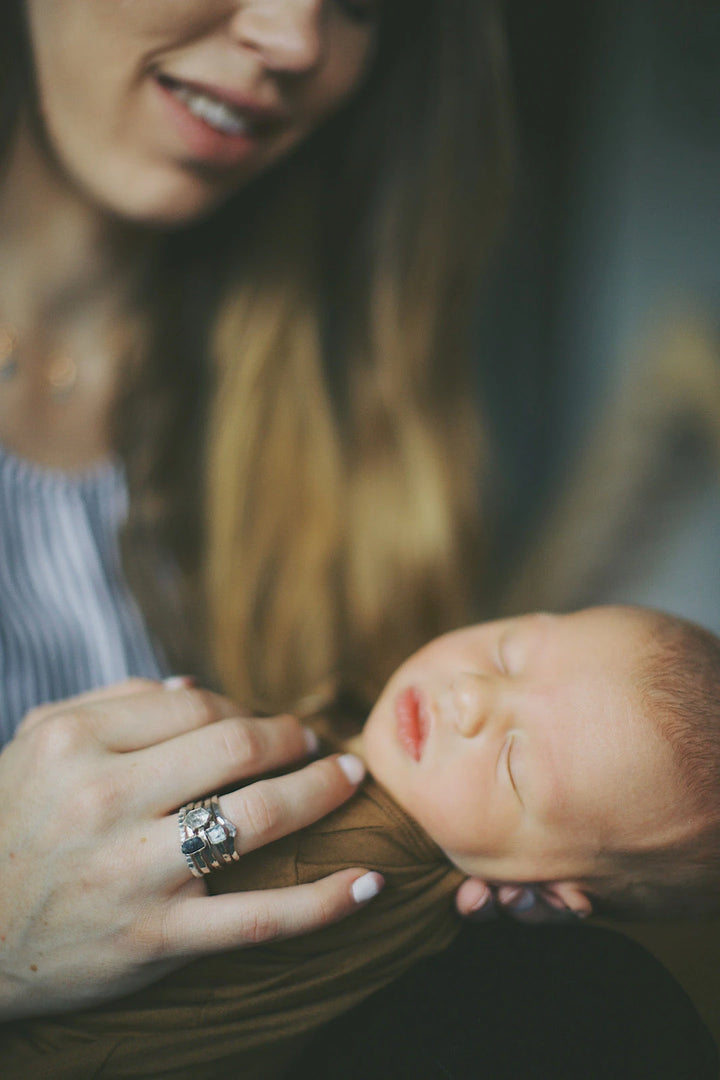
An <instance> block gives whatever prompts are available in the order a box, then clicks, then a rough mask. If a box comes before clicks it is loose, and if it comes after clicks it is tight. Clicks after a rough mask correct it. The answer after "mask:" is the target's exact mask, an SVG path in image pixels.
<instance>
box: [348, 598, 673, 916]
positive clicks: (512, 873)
mask: <svg viewBox="0 0 720 1080" xmlns="http://www.w3.org/2000/svg"><path fill="white" fill-rule="evenodd" d="M647 634H648V631H647V627H646V626H645V624H644V622H643V619H642V616H641V615H640V614H639V613H637V612H635V611H630V610H629V609H623V608H596V609H590V610H587V611H583V612H579V613H577V614H573V615H566V616H551V615H534V616H525V617H521V618H517V619H510V620H503V621H500V622H495V623H487V624H484V625H482V626H479V627H474V628H469V629H466V630H460V631H457V632H455V633H452V634H448V635H446V636H444V637H442V638H440V639H438V640H437V641H435V642H433V643H431V644H430V645H428V646H426V647H425V648H424V649H422V650H420V652H418V653H416V654H415V656H413V657H411V659H410V660H408V661H407V663H406V664H404V665H403V666H402V667H401V668H400V669H399V670H398V671H397V672H396V674H395V675H394V676H393V678H392V679H391V680H390V683H389V684H388V686H387V688H386V690H385V691H384V693H383V694H382V696H381V698H380V700H379V701H378V703H377V705H376V706H375V708H374V710H373V712H372V713H371V715H370V718H369V719H368V722H367V724H366V727H365V730H364V735H363V747H364V755H365V758H366V760H367V762H368V765H369V767H370V769H371V770H372V772H373V773H374V775H375V776H376V777H377V779H378V780H379V781H380V782H381V783H382V784H383V785H384V786H385V787H386V788H388V790H389V791H390V792H391V793H392V795H393V796H394V797H395V798H396V799H397V801H398V802H399V803H400V804H401V805H402V806H403V807H404V808H405V809H406V810H407V811H408V812H409V813H410V814H411V815H412V816H413V817H415V818H416V819H417V820H418V821H419V822H420V824H421V825H422V826H423V827H424V828H425V829H426V831H427V832H428V833H429V834H430V835H431V836H432V837H433V839H434V840H435V841H436V842H437V843H438V844H439V845H440V847H442V848H443V850H444V851H445V852H446V854H447V855H448V857H449V858H450V859H451V860H452V861H453V862H454V863H455V864H456V865H457V866H459V867H460V868H461V869H463V870H465V871H466V872H467V873H469V874H473V875H475V876H476V877H478V878H483V879H485V880H486V881H492V882H496V883H499V882H505V883H517V882H548V883H552V885H553V889H552V895H553V896H554V897H555V898H556V899H558V900H559V901H564V903H565V904H566V905H567V906H569V907H571V908H572V909H573V910H576V911H577V912H579V913H581V914H582V913H587V912H588V910H589V904H588V903H587V901H586V900H585V897H584V893H583V882H584V881H586V880H588V879H590V878H592V876H593V874H596V873H599V872H601V871H603V870H604V871H607V869H608V865H609V864H608V861H607V860H608V855H609V853H611V852H612V851H613V850H619V849H623V850H626V851H632V850H641V849H642V848H644V847H646V846H648V845H649V846H654V845H661V844H664V843H666V842H668V841H672V840H676V839H679V838H680V837H681V836H683V835H685V831H686V830H687V829H688V828H689V827H690V825H689V823H688V822H687V820H686V813H685V807H684V805H683V798H682V788H681V785H680V782H679V779H678V778H677V773H676V769H675V765H674V761H673V757H672V751H671V749H670V746H669V745H668V744H667V742H666V741H665V740H664V739H663V737H662V735H661V734H660V732H659V731H658V730H657V729H656V727H655V726H654V725H653V724H652V723H651V722H650V721H649V720H648V719H647V718H646V717H645V716H644V714H643V710H642V708H641V705H640V702H639V700H638V697H637V691H636V690H635V689H634V677H636V675H637V671H638V667H639V664H640V661H641V658H642V657H643V654H644V650H645V648H646V646H647V641H648V637H647ZM408 688H410V689H411V691H412V693H413V694H414V695H415V699H416V700H417V701H418V703H419V710H420V714H421V715H422V716H423V718H424V719H423V723H424V725H426V727H427V735H426V738H425V742H424V745H423V747H422V753H421V756H420V760H419V761H416V760H414V757H413V755H412V753H409V752H408V748H407V746H406V745H404V744H403V741H402V739H401V738H400V737H399V734H398V702H399V701H402V700H403V695H406V694H407V692H408ZM478 890H480V886H478ZM481 898H482V897H481V893H480V891H477V893H476V897H475V899H476V900H480V899H481ZM502 899H505V900H517V899H518V897H517V893H512V892H509V891H507V890H506V891H505V893H504V894H502V895H501V900H502Z"/></svg>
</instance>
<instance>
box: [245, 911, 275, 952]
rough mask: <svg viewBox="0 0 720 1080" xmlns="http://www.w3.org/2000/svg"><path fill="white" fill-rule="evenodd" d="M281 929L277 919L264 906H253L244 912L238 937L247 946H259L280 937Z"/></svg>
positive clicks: (273, 913)
mask: <svg viewBox="0 0 720 1080" xmlns="http://www.w3.org/2000/svg"><path fill="white" fill-rule="evenodd" d="M280 934H281V927H280V922H279V920H278V917H277V915H276V913H275V912H274V911H271V910H270V908H269V907H267V906H266V905H265V904H257V905H253V907H252V908H249V909H248V910H247V911H246V912H245V916H244V918H243V920H242V922H241V926H240V936H241V938H242V940H243V941H244V942H246V944H248V945H259V944H261V943H262V942H263V941H271V940H272V939H273V938H277V937H280Z"/></svg>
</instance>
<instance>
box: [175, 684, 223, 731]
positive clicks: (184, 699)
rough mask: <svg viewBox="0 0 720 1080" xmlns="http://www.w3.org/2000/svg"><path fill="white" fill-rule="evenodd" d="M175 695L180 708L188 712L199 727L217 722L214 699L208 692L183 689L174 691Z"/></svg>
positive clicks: (189, 688) (190, 688)
mask: <svg viewBox="0 0 720 1080" xmlns="http://www.w3.org/2000/svg"><path fill="white" fill-rule="evenodd" d="M175 694H176V695H177V698H176V700H177V701H178V703H179V704H180V707H181V708H183V709H184V710H185V711H187V712H189V714H190V716H191V718H192V719H193V720H194V721H196V722H197V724H198V725H199V726H204V725H205V724H212V723H213V721H215V720H217V708H216V705H215V699H214V697H213V695H212V694H211V693H210V691H209V690H202V689H200V690H198V689H195V688H194V687H184V688H183V689H181V690H176V691H175Z"/></svg>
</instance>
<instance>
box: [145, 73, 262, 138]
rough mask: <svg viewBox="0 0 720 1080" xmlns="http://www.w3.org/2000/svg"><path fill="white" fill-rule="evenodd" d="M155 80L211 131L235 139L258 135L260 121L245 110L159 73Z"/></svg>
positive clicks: (205, 91)
mask: <svg viewBox="0 0 720 1080" xmlns="http://www.w3.org/2000/svg"><path fill="white" fill-rule="evenodd" d="M155 77H156V79H157V81H158V82H159V83H160V85H161V86H162V87H163V88H164V89H165V90H167V91H169V93H171V94H172V95H173V97H175V98H176V99H177V100H178V101H179V102H180V103H181V104H182V105H184V106H185V108H186V109H187V110H188V112H189V113H191V114H192V115H193V116H194V117H195V118H196V119H197V120H202V122H203V123H205V124H207V126H208V127H210V128H212V129H213V131H217V132H218V133H219V134H221V135H227V136H231V137H234V138H238V137H245V138H250V137H252V136H253V135H256V134H257V133H258V130H259V129H260V127H261V123H260V121H259V120H258V118H257V117H253V116H250V115H248V112H247V111H246V110H243V109H241V108H239V107H238V106H236V105H232V104H231V103H230V102H228V101H223V100H222V99H221V98H219V97H216V96H215V95H214V94H211V93H209V92H208V91H207V90H199V89H197V88H196V87H193V86H190V85H189V84H188V83H184V82H180V81H179V80H178V79H173V78H171V77H170V76H169V75H165V74H162V73H160V72H158V73H157V74H156V76H155Z"/></svg>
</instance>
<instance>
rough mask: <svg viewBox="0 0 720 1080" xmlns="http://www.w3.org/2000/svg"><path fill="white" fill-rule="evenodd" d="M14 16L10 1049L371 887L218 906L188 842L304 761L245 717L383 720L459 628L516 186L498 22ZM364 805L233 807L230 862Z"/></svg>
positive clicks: (291, 739)
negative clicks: (494, 290) (509, 196)
mask: <svg viewBox="0 0 720 1080" xmlns="http://www.w3.org/2000/svg"><path fill="white" fill-rule="evenodd" d="M0 20H1V21H0V43H2V44H1V46H0V47H2V49H3V51H4V55H3V56H2V60H1V62H0V73H1V75H0V78H2V80H3V83H2V88H1V90H0V101H1V102H2V136H1V153H2V161H3V170H2V186H1V187H0V270H1V272H0V324H1V325H2V341H3V347H2V352H3V355H2V360H1V361H0V363H1V366H2V372H1V373H2V383H3V385H2V387H1V388H0V395H1V396H2V403H1V404H0V443H1V444H2V446H3V447H4V450H3V480H2V484H3V496H4V500H5V502H4V506H3V512H2V528H3V531H4V533H5V534H6V535H4V537H3V551H4V553H5V564H4V573H5V578H4V582H3V609H2V610H3V619H2V635H3V636H2V648H3V654H2V655H3V683H2V687H1V688H0V692H1V693H2V695H3V699H4V700H3V706H2V708H3V723H4V725H5V730H4V738H5V739H6V740H11V741H9V742H8V745H7V748H6V750H5V751H4V752H3V754H2V756H0V784H1V785H2V790H3V795H4V797H3V803H2V848H3V851H2V866H3V890H2V897H1V898H0V925H1V927H2V934H1V935H0V939H1V941H2V955H1V957H0V1016H2V1018H4V1019H8V1018H11V1017H14V1016H23V1015H31V1014H33V1013H43V1012H52V1011H57V1010H59V1009H71V1008H74V1007H79V1006H80V1005H82V1004H83V1003H87V1002H96V1001H98V1000H100V999H102V998H107V997H113V996H118V995H120V994H122V993H127V992H128V991H130V990H132V989H134V988H135V987H137V986H140V985H142V984H144V983H147V982H150V981H152V980H153V979H155V978H157V977H158V976H159V975H160V974H161V973H162V972H164V971H165V970H167V968H168V967H172V966H173V965H177V964H180V963H182V962H183V960H185V959H187V957H189V956H191V955H195V954H198V953H203V952H209V951H213V950H219V949H224V948H227V947H230V946H237V945H238V944H242V943H249V942H253V941H258V940H263V939H266V938H268V937H272V936H277V935H284V934H288V933H292V932H301V931H303V930H307V929H311V928H315V927H318V926H320V925H322V924H324V923H327V922H328V921H331V920H332V919H334V918H337V917H339V916H341V915H343V914H346V913H348V912H349V911H351V910H353V909H354V908H355V907H357V905H358V903H362V902H365V901H366V900H367V899H370V898H371V897H372V895H373V894H374V893H376V892H377V890H378V888H379V887H380V884H381V883H380V881H378V879H377V877H376V876H374V875H372V874H370V875H365V874H364V873H363V871H362V869H360V868H358V869H353V870H349V871H345V872H343V873H342V874H340V875H336V876H333V877H332V878H329V879H327V880H325V881H321V882H319V883H316V884H315V885H312V886H307V887H304V889H303V890H302V891H300V890H298V891H293V892H292V893H287V894H279V893H266V894H255V895H253V894H247V895H242V894H240V895H237V896H234V897H232V898H228V897H213V898H207V897H205V895H204V888H203V886H202V882H200V881H199V880H197V879H195V878H191V877H190V876H189V873H188V867H189V866H190V868H193V867H194V869H195V870H197V869H198V866H197V862H196V861H195V860H196V858H197V857H198V856H197V854H196V851H195V850H194V849H193V850H191V849H190V848H187V850H185V849H182V850H181V846H180V843H179V840H178V835H177V819H176V817H175V815H174V813H173V811H175V810H176V809H177V807H178V806H180V805H181V804H182V803H187V802H188V801H192V800H193V799H195V798H199V797H200V796H201V795H203V794H207V793H208V792H212V791H216V790H218V789H219V788H230V789H232V788H234V787H235V786H236V785H237V784H238V783H240V782H242V781H246V780H248V779H250V778H251V777H253V776H257V775H259V774H262V773H267V772H269V771H271V770H272V769H274V768H276V767H277V766H279V765H281V764H284V763H287V762H288V761H293V760H299V759H300V758H301V757H302V754H303V753H304V752H305V751H306V750H307V743H306V742H305V741H304V739H303V734H302V730H301V728H300V727H299V725H298V724H297V723H296V722H295V721H293V720H291V719H284V720H280V721H277V720H276V721H272V722H263V721H262V720H252V719H249V718H248V717H245V718H243V716H242V715H241V713H257V712H263V713H267V712H280V711H285V710H288V709H296V708H297V707H298V705H299V704H300V703H301V702H302V701H303V700H304V699H305V697H306V695H307V694H309V693H312V691H314V690H315V688H316V687H317V686H318V685H320V684H322V683H323V682H325V681H326V680H327V679H328V678H330V679H332V680H333V681H334V683H335V684H340V685H341V686H343V687H344V688H346V689H349V690H350V691H351V692H352V693H353V694H354V695H355V696H356V697H360V698H361V699H367V698H369V697H370V696H374V694H375V693H376V692H377V690H378V689H379V688H380V686H381V685H382V684H383V682H384V681H385V678H386V675H387V674H388V672H389V671H390V670H392V669H393V668H394V667H395V666H396V663H397V662H398V660H399V659H401V658H402V657H403V656H405V655H407V654H408V653H409V652H411V651H412V650H413V649H414V648H415V647H416V645H418V644H419V643H420V642H421V641H423V640H426V639H427V638H429V637H430V636H432V635H433V634H435V633H437V632H439V631H441V630H443V629H445V628H446V627H448V626H451V625H456V624H458V623H460V622H462V621H465V620H466V619H467V618H468V617H469V615H470V612H471V608H472V602H473V587H472V582H473V579H474V577H475V574H474V568H475V566H476V564H477V550H478V548H477V533H478V529H477V525H476V516H477V513H476V499H477V479H478V449H479V448H480V447H481V445H482V440H481V439H480V437H479V436H480V431H479V425H478V423H477V421H476V419H475V417H474V415H473V410H472V408H471V406H470V404H469V402H470V394H469V393H468V392H467V387H466V381H465V376H464V372H463V355H464V344H465V326H466V316H467V314H468V311H469V306H470V305H469V301H470V299H471V297H472V291H473V287H474V284H475V280H476V277H477V272H478V269H479V266H480V264H481V262H482V260H483V258H484V255H485V253H486V250H487V245H488V241H489V239H490V237H491V234H492V232H493V230H494V227H495V224H496V220H497V218H498V216H499V206H500V203H501V202H502V193H503V191H504V186H505V185H504V181H505V173H506V161H507V155H506V151H505V145H506V139H505V127H506V124H505V115H504V104H503V102H504V96H503V73H502V55H501V52H500V50H499V47H498V41H497V37H496V32H495V19H494V14H493V10H492V5H491V4H490V3H488V4H479V3H477V0H423V2H418V0H412V2H411V0H395V2H386V3H379V2H376V0H323V2H321V0H282V2H281V0H130V2H127V3H123V4H119V3H117V0H52V2H51V3H49V2H48V0H24V2H23V0H13V2H11V3H6V4H5V5H4V6H3V11H2V15H0ZM118 459H119V460H121V461H122V463H123V468H122V469H121V468H120V466H119V465H118ZM126 483H127V489H126ZM128 490H129V515H128V519H127V522H126V524H124V525H123V519H124V507H125V498H126V494H127V491H128ZM120 534H122V536H121V535H120ZM120 539H122V544H123V559H122V564H121V561H120V557H119V552H118V543H119V540H120ZM125 574H127V578H128V580H129V582H130V585H131V587H132V592H130V591H129V590H128V587H127V585H126V581H125V576H124V575H125ZM138 604H139V605H141V607H142V614H141V613H140V610H139V608H138ZM172 671H187V672H191V673H192V674H193V675H194V676H196V677H197V680H198V685H199V686H209V685H213V686H215V687H216V688H217V689H220V688H222V691H223V694H227V695H228V696H227V697H225V696H223V695H222V694H220V693H215V692H211V691H208V690H200V689H193V687H192V685H191V684H190V683H189V681H188V680H185V679H182V678H181V679H179V680H178V679H171V680H170V682H169V683H167V684H166V685H165V686H162V685H160V684H159V683H158V682H157V679H159V678H160V677H161V676H162V675H164V674H166V673H167V672H172ZM131 676H132V677H134V681H133V680H131V681H127V679H128V677H131ZM123 680H125V681H123ZM102 687H105V688H104V689H103V688H102ZM78 694H81V695H84V696H81V697H79V698H78V697H77V696H76V695H78ZM48 701H50V702H53V704H51V705H48V704H46V703H47V702H48ZM23 717H24V719H23ZM18 724H19V725H20V728H19V732H18V734H17V737H16V738H12V736H13V733H14V731H15V728H16V726H17V725H18ZM343 767H344V768H343ZM359 778H360V772H359V769H358V765H357V762H356V761H355V759H352V758H350V759H347V758H340V759H337V758H333V759H329V760H326V761H321V762H316V763H313V764H312V765H310V766H309V767H308V768H307V769H305V770H301V771H300V772H297V773H293V774H291V775H290V776H288V777H285V778H283V779H271V780H266V781H260V782H258V783H255V784H250V785H248V786H245V787H243V788H242V789H241V790H239V791H232V790H231V791H230V793H229V794H227V795H225V796H223V804H222V805H223V811H224V813H226V814H227V816H228V818H229V819H230V820H231V821H232V822H234V823H235V824H236V825H237V826H238V830H239V831H238V836H237V839H236V841H235V846H236V847H237V848H238V850H239V851H240V852H241V853H242V852H243V851H247V850H250V849H251V848H253V847H257V846H259V845H261V844H263V843H265V842H267V841H268V840H271V839H273V838H274V837H276V836H278V835H281V834H283V833H286V832H288V831H291V830H292V829H296V828H299V827H301V826H302V825H304V824H305V823H307V822H308V821H310V820H314V819H316V818H318V817H319V816H321V815H322V814H324V813H325V812H327V811H328V810H329V809H330V808H332V807H333V806H335V805H337V804H338V803H339V802H340V801H342V799H343V798H346V797H347V796H348V795H349V794H350V793H351V792H352V791H353V790H354V789H355V786H356V784H357V782H358V780H359ZM183 835H185V834H183ZM196 839H197V837H195V836H193V837H191V838H190V840H191V841H195V840H196ZM186 857H187V862H186ZM478 888H479V889H480V896H477V889H478ZM468 890H469V891H468ZM473 890H475V893H474V894H473V895H474V899H473V901H472V903H473V905H474V904H476V903H478V902H479V901H480V900H482V898H483V897H485V896H487V891H486V890H483V888H482V886H479V885H478V883H468V887H467V888H466V890H465V893H464V894H463V896H464V900H461V901H459V903H460V904H461V906H463V905H468V904H469V903H470V901H469V900H468V897H469V896H470V894H471V893H473ZM18 896H21V897H22V904H18V903H17V897H18Z"/></svg>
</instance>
